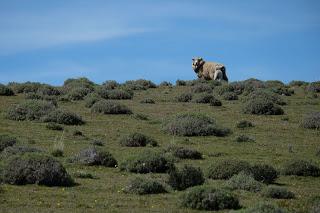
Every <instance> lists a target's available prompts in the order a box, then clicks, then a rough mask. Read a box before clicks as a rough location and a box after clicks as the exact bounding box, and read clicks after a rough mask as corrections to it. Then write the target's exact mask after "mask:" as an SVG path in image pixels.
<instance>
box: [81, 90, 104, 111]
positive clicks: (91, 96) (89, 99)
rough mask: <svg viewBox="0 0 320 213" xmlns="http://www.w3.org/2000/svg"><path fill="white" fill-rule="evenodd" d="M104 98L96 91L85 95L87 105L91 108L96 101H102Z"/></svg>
mask: <svg viewBox="0 0 320 213" xmlns="http://www.w3.org/2000/svg"><path fill="white" fill-rule="evenodd" d="M101 100H102V98H101V97H100V96H99V95H98V94H96V93H89V94H88V95H86V96H85V97H84V103H85V107H87V108H91V107H92V106H93V105H94V104H95V103H97V102H98V101H101Z"/></svg>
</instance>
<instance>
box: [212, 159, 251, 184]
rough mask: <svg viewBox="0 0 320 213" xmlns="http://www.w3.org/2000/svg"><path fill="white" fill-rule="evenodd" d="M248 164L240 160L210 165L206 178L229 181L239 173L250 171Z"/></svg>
mask: <svg viewBox="0 0 320 213" xmlns="http://www.w3.org/2000/svg"><path fill="white" fill-rule="evenodd" d="M250 168H251V167H250V164H249V163H248V162H246V161H240V160H231V159H228V160H223V161H220V162H217V163H215V164H212V165H211V166H209V168H208V177H209V178H211V179H229V178H231V177H232V176H233V175H236V174H239V173H240V172H247V171H250Z"/></svg>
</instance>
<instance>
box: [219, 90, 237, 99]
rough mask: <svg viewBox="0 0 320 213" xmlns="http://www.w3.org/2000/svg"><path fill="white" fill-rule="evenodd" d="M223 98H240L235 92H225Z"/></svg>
mask: <svg viewBox="0 0 320 213" xmlns="http://www.w3.org/2000/svg"><path fill="white" fill-rule="evenodd" d="M222 98H223V99H224V100H227V101H234V100H238V95H237V94H236V93H234V92H225V93H223V95H222Z"/></svg>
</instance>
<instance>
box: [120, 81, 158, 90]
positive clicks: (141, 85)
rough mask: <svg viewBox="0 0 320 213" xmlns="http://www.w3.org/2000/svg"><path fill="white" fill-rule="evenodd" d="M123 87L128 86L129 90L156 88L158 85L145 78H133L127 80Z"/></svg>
mask: <svg viewBox="0 0 320 213" xmlns="http://www.w3.org/2000/svg"><path fill="white" fill-rule="evenodd" d="M122 87H124V88H127V89H129V90H146V89H149V88H156V87H157V85H156V84H155V83H153V82H152V81H149V80H145V79H138V80H131V81H126V82H125V83H124V84H123V85H122Z"/></svg>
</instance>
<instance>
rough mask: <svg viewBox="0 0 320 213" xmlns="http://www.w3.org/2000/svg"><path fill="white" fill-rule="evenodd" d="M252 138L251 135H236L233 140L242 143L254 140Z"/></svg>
mask: <svg viewBox="0 0 320 213" xmlns="http://www.w3.org/2000/svg"><path fill="white" fill-rule="evenodd" d="M254 141H255V140H254V138H252V137H249V136H247V135H238V136H237V137H236V138H235V142H238V143H243V142H254Z"/></svg>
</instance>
